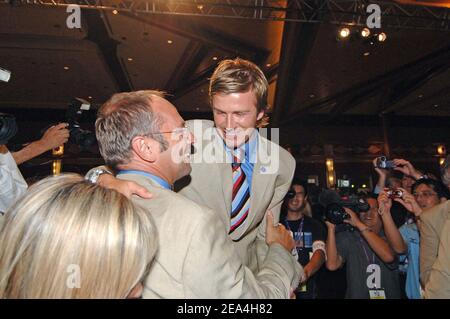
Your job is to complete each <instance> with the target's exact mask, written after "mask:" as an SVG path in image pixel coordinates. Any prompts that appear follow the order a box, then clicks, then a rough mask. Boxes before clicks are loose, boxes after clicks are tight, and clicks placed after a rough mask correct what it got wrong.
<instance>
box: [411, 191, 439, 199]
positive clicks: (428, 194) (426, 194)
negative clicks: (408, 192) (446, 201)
mask: <svg viewBox="0 0 450 319" xmlns="http://www.w3.org/2000/svg"><path fill="white" fill-rule="evenodd" d="M413 196H414V197H416V198H417V197H419V196H423V197H427V198H428V197H433V196H437V193H433V192H421V193H414V194H413Z"/></svg>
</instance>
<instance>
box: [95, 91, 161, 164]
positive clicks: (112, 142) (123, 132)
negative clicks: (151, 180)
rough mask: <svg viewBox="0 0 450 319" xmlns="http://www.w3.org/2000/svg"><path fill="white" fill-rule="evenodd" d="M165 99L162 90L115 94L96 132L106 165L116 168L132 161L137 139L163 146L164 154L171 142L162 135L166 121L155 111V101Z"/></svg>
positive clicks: (102, 110) (102, 112)
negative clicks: (133, 147)
mask: <svg viewBox="0 0 450 319" xmlns="http://www.w3.org/2000/svg"><path fill="white" fill-rule="evenodd" d="M155 96H159V97H163V96H164V95H163V93H162V92H159V91H151V90H143V91H135V92H124V93H117V94H114V95H113V96H112V97H111V98H110V99H109V100H108V101H107V102H106V103H105V104H103V105H102V106H101V108H100V109H99V111H98V116H97V120H96V121H95V133H96V136H97V140H98V145H99V149H100V154H101V155H102V156H103V159H104V160H105V162H106V164H107V165H109V166H111V167H113V168H115V167H116V166H117V165H119V164H126V163H129V161H130V160H131V141H132V140H133V138H135V137H136V136H150V135H152V138H154V139H155V140H156V141H158V142H159V144H160V149H161V152H163V151H165V150H167V148H168V142H167V141H166V140H165V138H164V136H163V135H162V134H154V133H159V132H160V128H161V125H162V123H163V118H162V117H161V116H159V115H157V114H155V113H154V112H153V110H152V106H151V104H152V98H153V97H155Z"/></svg>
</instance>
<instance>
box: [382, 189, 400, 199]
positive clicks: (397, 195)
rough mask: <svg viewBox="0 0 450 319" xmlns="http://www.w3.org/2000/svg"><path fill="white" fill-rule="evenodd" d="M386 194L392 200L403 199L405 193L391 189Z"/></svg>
mask: <svg viewBox="0 0 450 319" xmlns="http://www.w3.org/2000/svg"><path fill="white" fill-rule="evenodd" d="M386 193H387V195H388V197H389V198H390V199H394V198H402V197H403V191H402V190H400V189H390V190H388V191H387V192H386Z"/></svg>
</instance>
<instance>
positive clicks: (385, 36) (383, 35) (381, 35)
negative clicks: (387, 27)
mask: <svg viewBox="0 0 450 319" xmlns="http://www.w3.org/2000/svg"><path fill="white" fill-rule="evenodd" d="M386 38H387V35H386V33H384V32H381V33H380V34H379V35H378V36H377V39H378V41H379V42H384V41H386Z"/></svg>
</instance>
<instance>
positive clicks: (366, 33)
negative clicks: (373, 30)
mask: <svg viewBox="0 0 450 319" xmlns="http://www.w3.org/2000/svg"><path fill="white" fill-rule="evenodd" d="M369 35H370V30H369V28H364V29H362V30H361V36H362V37H363V38H367V37H368V36H369Z"/></svg>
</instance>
